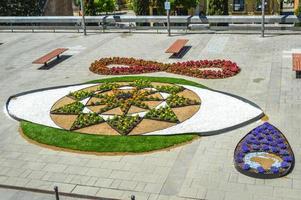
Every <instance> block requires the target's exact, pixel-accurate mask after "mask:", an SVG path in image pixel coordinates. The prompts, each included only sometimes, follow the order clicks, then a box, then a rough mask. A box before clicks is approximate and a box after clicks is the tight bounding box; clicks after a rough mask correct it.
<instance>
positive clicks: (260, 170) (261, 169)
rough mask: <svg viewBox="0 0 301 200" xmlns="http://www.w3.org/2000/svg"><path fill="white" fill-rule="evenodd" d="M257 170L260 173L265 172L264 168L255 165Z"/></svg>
mask: <svg viewBox="0 0 301 200" xmlns="http://www.w3.org/2000/svg"><path fill="white" fill-rule="evenodd" d="M257 171H258V173H260V174H263V173H264V172H265V170H264V169H263V167H257Z"/></svg>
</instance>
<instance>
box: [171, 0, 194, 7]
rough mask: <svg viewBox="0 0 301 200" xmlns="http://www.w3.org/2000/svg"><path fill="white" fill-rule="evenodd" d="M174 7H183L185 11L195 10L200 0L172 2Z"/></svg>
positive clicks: (175, 0)
mask: <svg viewBox="0 0 301 200" xmlns="http://www.w3.org/2000/svg"><path fill="white" fill-rule="evenodd" d="M173 1H174V6H183V7H184V8H185V9H190V8H195V7H197V5H198V4H199V3H200V0H173Z"/></svg>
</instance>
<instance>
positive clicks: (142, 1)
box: [128, 0, 150, 15]
mask: <svg viewBox="0 0 301 200" xmlns="http://www.w3.org/2000/svg"><path fill="white" fill-rule="evenodd" d="M128 6H129V7H130V8H132V9H133V10H134V12H135V13H136V15H149V6H150V4H149V0H129V1H128Z"/></svg>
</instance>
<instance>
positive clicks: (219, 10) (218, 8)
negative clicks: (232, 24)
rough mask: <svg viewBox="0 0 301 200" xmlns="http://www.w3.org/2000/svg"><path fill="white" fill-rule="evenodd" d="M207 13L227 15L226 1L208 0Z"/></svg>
mask: <svg viewBox="0 0 301 200" xmlns="http://www.w3.org/2000/svg"><path fill="white" fill-rule="evenodd" d="M207 15H228V1H227V0H208V8H207Z"/></svg>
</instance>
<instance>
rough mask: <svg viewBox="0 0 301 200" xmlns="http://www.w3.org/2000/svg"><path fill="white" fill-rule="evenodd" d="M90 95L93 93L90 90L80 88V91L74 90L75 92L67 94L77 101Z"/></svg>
mask: <svg viewBox="0 0 301 200" xmlns="http://www.w3.org/2000/svg"><path fill="white" fill-rule="evenodd" d="M92 95H93V92H91V91H85V90H80V91H76V92H70V93H69V95H68V96H69V97H70V98H73V99H75V100H77V101H81V100H83V99H86V98H88V97H91V96H92Z"/></svg>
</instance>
